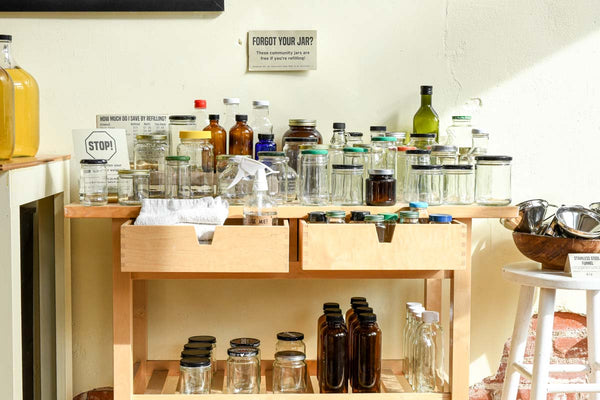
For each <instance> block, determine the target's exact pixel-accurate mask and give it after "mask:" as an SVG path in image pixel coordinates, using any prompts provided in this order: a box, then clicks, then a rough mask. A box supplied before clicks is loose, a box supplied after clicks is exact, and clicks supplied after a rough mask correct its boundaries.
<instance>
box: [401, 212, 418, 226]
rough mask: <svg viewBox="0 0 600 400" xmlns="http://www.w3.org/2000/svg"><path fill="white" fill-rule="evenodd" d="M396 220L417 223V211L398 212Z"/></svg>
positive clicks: (403, 222) (404, 222) (402, 222)
mask: <svg viewBox="0 0 600 400" xmlns="http://www.w3.org/2000/svg"><path fill="white" fill-rule="evenodd" d="M398 222H399V223H401V224H418V223H419V213H418V212H417V211H400V212H398Z"/></svg>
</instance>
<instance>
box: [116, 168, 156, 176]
mask: <svg viewBox="0 0 600 400" xmlns="http://www.w3.org/2000/svg"><path fill="white" fill-rule="evenodd" d="M118 174H119V176H121V175H125V176H145V175H147V176H150V170H148V169H120V170H119V171H118Z"/></svg>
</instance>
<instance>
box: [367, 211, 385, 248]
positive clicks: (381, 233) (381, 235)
mask: <svg viewBox="0 0 600 400" xmlns="http://www.w3.org/2000/svg"><path fill="white" fill-rule="evenodd" d="M383 220H384V216H383V215H365V223H366V224H374V225H375V229H376V231H377V240H379V243H383V242H384V241H385V224H384V223H383Z"/></svg>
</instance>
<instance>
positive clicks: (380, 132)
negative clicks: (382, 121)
mask: <svg viewBox="0 0 600 400" xmlns="http://www.w3.org/2000/svg"><path fill="white" fill-rule="evenodd" d="M386 131H387V126H383V125H371V127H370V128H369V133H370V134H371V141H372V140H373V138H374V137H378V136H385V132H386Z"/></svg>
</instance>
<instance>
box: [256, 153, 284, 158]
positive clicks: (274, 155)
mask: <svg viewBox="0 0 600 400" xmlns="http://www.w3.org/2000/svg"><path fill="white" fill-rule="evenodd" d="M257 154H258V158H260V157H285V153H284V152H283V151H259V152H258V153H257Z"/></svg>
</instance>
